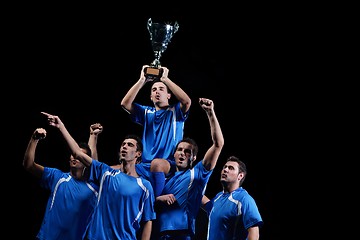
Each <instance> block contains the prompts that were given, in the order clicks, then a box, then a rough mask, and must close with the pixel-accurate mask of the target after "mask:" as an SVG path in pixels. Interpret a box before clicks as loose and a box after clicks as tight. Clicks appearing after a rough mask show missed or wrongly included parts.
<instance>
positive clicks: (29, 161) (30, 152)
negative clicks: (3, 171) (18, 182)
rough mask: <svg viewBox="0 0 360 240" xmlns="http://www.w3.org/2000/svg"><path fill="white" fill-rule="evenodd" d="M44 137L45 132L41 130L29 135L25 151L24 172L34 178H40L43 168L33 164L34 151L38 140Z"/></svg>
mask: <svg viewBox="0 0 360 240" xmlns="http://www.w3.org/2000/svg"><path fill="white" fill-rule="evenodd" d="M45 137H46V130H45V129H43V128H37V129H36V130H35V131H34V133H33V134H32V135H31V138H30V140H29V143H28V146H27V148H26V151H25V155H24V160H23V166H24V168H25V169H26V171H28V172H30V173H31V174H33V175H34V176H36V177H38V178H40V177H41V176H42V173H43V172H44V167H43V166H42V165H40V164H37V163H36V162H35V151H36V147H37V144H38V142H39V141H40V139H44V138H45Z"/></svg>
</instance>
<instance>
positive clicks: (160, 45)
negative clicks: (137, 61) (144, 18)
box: [144, 18, 179, 78]
mask: <svg viewBox="0 0 360 240" xmlns="http://www.w3.org/2000/svg"><path fill="white" fill-rule="evenodd" d="M147 29H148V31H149V33H150V41H151V45H152V50H153V52H154V55H155V59H154V61H153V62H152V63H151V64H150V67H146V68H145V69H144V71H145V76H146V77H152V78H159V77H161V76H162V69H161V68H160V67H161V63H160V58H161V54H162V53H163V52H164V51H165V50H166V49H167V47H168V44H169V43H170V40H171V38H172V37H173V36H174V34H175V33H176V32H177V31H178V29H179V24H178V23H177V22H175V24H174V25H173V26H172V25H170V24H161V23H153V22H152V20H151V18H149V20H148V22H147Z"/></svg>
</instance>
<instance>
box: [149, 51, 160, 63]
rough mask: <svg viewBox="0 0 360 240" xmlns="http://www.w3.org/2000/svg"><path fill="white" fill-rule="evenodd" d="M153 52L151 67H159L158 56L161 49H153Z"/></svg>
mask: <svg viewBox="0 0 360 240" xmlns="http://www.w3.org/2000/svg"><path fill="white" fill-rule="evenodd" d="M154 53H155V60H154V61H153V62H152V63H151V66H153V67H161V64H160V60H159V59H160V58H161V51H154Z"/></svg>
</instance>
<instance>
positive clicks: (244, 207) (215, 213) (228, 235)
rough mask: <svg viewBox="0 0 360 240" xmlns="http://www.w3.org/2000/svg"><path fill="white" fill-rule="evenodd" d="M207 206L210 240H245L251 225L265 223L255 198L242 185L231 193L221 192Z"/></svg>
mask: <svg viewBox="0 0 360 240" xmlns="http://www.w3.org/2000/svg"><path fill="white" fill-rule="evenodd" d="M205 207H206V211H207V212H208V214H209V223H208V233H207V235H208V239H210V240H219V239H234V240H245V239H247V234H248V232H247V229H248V228H249V227H252V226H255V225H258V226H259V227H260V226H262V225H263V221H262V218H261V216H260V213H259V210H258V208H257V205H256V203H255V200H254V199H253V198H252V197H251V196H250V195H249V193H248V192H247V191H246V190H245V189H243V188H242V187H240V188H238V189H236V190H235V191H233V192H231V193H224V192H219V193H218V194H217V195H216V196H215V197H214V198H213V199H212V200H211V201H209V202H208V203H207V204H206V206H205Z"/></svg>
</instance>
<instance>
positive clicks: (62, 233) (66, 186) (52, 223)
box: [37, 167, 98, 240]
mask: <svg viewBox="0 0 360 240" xmlns="http://www.w3.org/2000/svg"><path fill="white" fill-rule="evenodd" d="M40 184H41V186H42V187H43V188H45V189H48V190H50V196H49V198H48V201H47V205H46V210H45V215H44V218H43V221H42V224H41V228H40V231H39V232H38V234H37V239H46V240H48V239H58V240H61V239H63V240H79V239H82V236H83V234H84V232H85V229H86V226H87V224H88V222H89V220H90V217H91V214H92V212H93V209H94V207H95V205H96V199H97V195H98V192H97V190H98V187H97V186H96V185H94V184H90V183H88V182H85V181H81V180H77V179H75V178H73V177H71V175H70V173H64V172H62V171H60V170H59V169H55V168H48V167H45V168H44V172H43V175H42V177H41V179H40Z"/></svg>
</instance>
